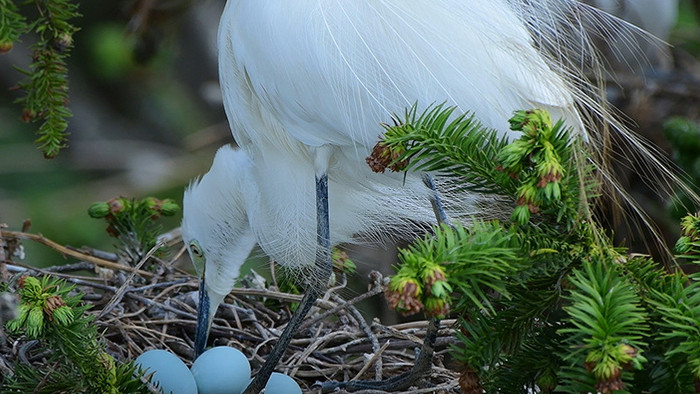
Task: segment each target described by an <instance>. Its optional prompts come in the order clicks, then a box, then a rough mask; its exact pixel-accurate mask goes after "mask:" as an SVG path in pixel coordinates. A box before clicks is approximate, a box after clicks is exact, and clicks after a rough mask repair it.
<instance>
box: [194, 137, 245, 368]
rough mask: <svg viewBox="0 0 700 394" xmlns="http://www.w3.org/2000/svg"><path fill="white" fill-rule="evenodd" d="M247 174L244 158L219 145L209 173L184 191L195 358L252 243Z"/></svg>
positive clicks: (237, 151) (232, 285)
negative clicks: (194, 286)
mask: <svg viewBox="0 0 700 394" xmlns="http://www.w3.org/2000/svg"><path fill="white" fill-rule="evenodd" d="M249 171H250V161H249V160H248V157H247V155H246V154H245V153H244V152H243V151H240V150H234V149H233V148H231V147H230V146H224V147H222V148H221V149H219V151H218V152H217V153H216V156H215V157H214V162H213V164H212V166H211V169H210V170H209V172H208V173H206V174H205V175H204V176H203V177H201V178H200V179H197V180H195V181H193V182H192V183H191V184H190V186H189V187H187V189H186V190H185V194H184V198H183V218H182V238H183V241H184V243H185V246H186V247H187V251H188V252H189V255H190V258H191V259H192V263H193V264H194V267H195V270H196V271H197V275H199V278H200V289H199V308H198V310H197V312H198V315H197V332H196V335H195V357H197V356H199V355H200V354H201V353H202V352H203V351H204V347H205V345H206V339H207V335H208V333H209V328H210V327H211V322H212V319H213V318H214V314H215V313H216V309H217V308H218V306H219V304H220V303H221V301H222V300H223V299H224V297H225V296H226V295H227V294H228V293H229V292H230V291H231V289H233V287H234V284H235V281H236V278H238V274H239V271H240V268H241V266H242V265H243V263H244V262H245V260H246V258H247V257H248V255H249V254H250V252H251V250H252V249H253V247H254V246H255V244H256V241H255V236H254V235H253V232H252V231H251V229H250V226H249V222H248V215H247V212H246V200H245V196H246V195H248V194H247V192H249V191H250V190H253V189H255V188H254V185H253V184H250V183H249V182H248V180H249V178H250V177H249V176H248V174H249Z"/></svg>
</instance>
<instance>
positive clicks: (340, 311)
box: [0, 231, 459, 393]
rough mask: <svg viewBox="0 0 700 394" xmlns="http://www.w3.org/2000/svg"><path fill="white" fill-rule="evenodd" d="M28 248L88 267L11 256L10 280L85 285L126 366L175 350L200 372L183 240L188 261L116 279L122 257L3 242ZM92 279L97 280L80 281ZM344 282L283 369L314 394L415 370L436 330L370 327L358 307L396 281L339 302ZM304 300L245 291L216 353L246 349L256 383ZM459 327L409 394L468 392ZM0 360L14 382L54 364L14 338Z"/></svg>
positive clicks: (226, 311)
mask: <svg viewBox="0 0 700 394" xmlns="http://www.w3.org/2000/svg"><path fill="white" fill-rule="evenodd" d="M20 240H31V241H36V242H40V243H42V244H44V245H47V246H49V247H52V248H54V249H56V250H57V251H59V252H60V253H62V254H64V255H68V256H70V257H74V258H76V259H77V260H78V261H79V262H77V263H75V264H69V265H62V266H56V267H52V268H46V269H37V268H33V267H29V266H25V265H23V264H21V263H19V262H16V261H12V260H11V259H9V258H8V257H9V256H7V253H5V254H6V255H5V256H2V257H3V259H2V260H1V261H3V262H0V269H2V271H3V272H0V274H2V275H4V277H3V279H4V280H13V279H16V278H17V277H19V276H21V275H44V274H48V275H53V276H56V277H60V278H62V279H64V280H66V281H68V282H69V283H72V284H74V285H76V286H77V288H78V289H79V290H80V291H81V292H83V293H84V294H85V296H84V298H83V300H84V301H85V302H89V303H90V304H91V305H92V308H91V309H90V312H89V313H92V314H95V315H96V316H97V317H96V319H95V324H97V325H98V327H99V329H100V331H101V332H103V338H104V340H105V342H106V344H107V351H108V353H110V354H111V355H113V356H114V357H115V358H116V359H117V360H120V361H125V360H133V359H135V358H136V357H138V355H140V354H141V353H143V352H144V351H146V350H149V349H165V350H169V351H171V352H172V353H175V354H177V355H178V356H179V357H180V358H181V359H182V360H183V361H184V362H185V363H186V364H188V365H190V364H191V362H192V358H193V343H194V331H195V324H196V314H197V310H196V304H197V302H196V301H197V290H198V279H197V278H196V277H195V276H194V275H192V274H191V273H189V272H187V271H185V270H182V269H180V268H177V267H176V264H175V262H176V260H177V259H178V258H179V257H180V255H181V254H182V249H183V248H182V245H181V241H179V237H177V236H176V237H171V240H172V242H170V243H171V247H172V248H173V250H180V253H177V255H176V256H174V257H172V258H170V259H167V261H163V260H159V259H156V258H153V257H151V259H150V260H151V261H157V264H154V265H152V270H149V271H144V270H143V269H142V267H139V266H137V267H124V266H122V267H123V269H122V270H115V268H117V267H118V266H116V264H121V263H120V262H119V261H118V260H119V259H118V258H117V256H116V255H113V254H109V253H104V252H99V251H95V250H88V249H85V248H83V249H80V250H76V249H72V248H69V247H65V246H61V245H58V244H55V243H53V242H52V241H50V240H48V239H46V238H44V237H42V236H40V235H34V234H30V233H24V232H10V231H3V232H2V238H0V241H2V242H4V249H5V252H7V250H8V248H7V246H8V243H12V242H14V243H18V242H19V241H20ZM178 242H179V244H178ZM0 249H3V248H0ZM10 254H11V253H10ZM85 271H89V272H92V273H96V275H87V274H83V275H80V274H77V272H85ZM340 278H341V279H340V280H339V282H340V283H337V285H336V286H334V287H332V288H330V289H329V290H328V291H327V292H326V293H325V295H324V297H323V298H322V299H319V300H318V301H317V302H316V303H315V307H314V308H312V310H311V312H310V313H309V315H308V316H307V318H306V319H305V322H304V323H303V325H302V327H301V328H300V329H299V330H297V333H296V335H295V337H294V339H293V340H292V342H291V344H290V345H289V347H288V349H287V351H286V353H285V355H284V357H283V358H282V360H281V362H280V363H279V365H278V366H277V369H276V370H277V371H279V372H283V373H285V374H288V375H290V376H291V377H293V378H294V379H295V380H296V381H297V382H298V383H299V385H300V386H301V387H302V390H303V391H304V392H321V391H320V388H319V386H318V385H317V383H319V382H327V381H349V380H353V379H362V380H378V379H382V378H388V377H392V376H395V375H398V374H400V373H402V372H406V371H408V370H410V369H411V367H412V366H413V364H414V360H415V359H416V355H417V350H418V349H419V348H420V347H421V344H422V340H423V338H424V336H425V333H426V329H427V327H428V321H414V322H410V323H402V324H396V325H384V324H382V323H381V322H380V321H379V319H376V318H375V319H374V320H373V321H372V323H371V324H368V323H367V322H366V317H363V316H362V314H361V313H360V312H359V311H358V310H357V308H356V306H355V304H356V303H357V302H359V301H361V300H366V299H369V298H371V297H373V298H375V299H376V300H377V302H383V300H382V298H383V290H384V287H385V283H386V281H385V280H384V278H382V276H381V275H380V274H378V273H376V272H374V273H372V274H371V275H370V278H369V279H368V282H369V283H368V290H367V292H365V293H363V294H360V295H358V296H356V297H354V298H352V299H350V300H346V299H343V298H342V297H341V296H339V293H342V290H343V289H344V288H345V281H344V278H343V276H342V275H341V276H340ZM299 300H301V295H298V294H289V293H284V292H280V291H277V290H276V289H275V288H274V286H270V287H268V288H257V289H251V288H236V289H234V291H233V292H232V293H231V294H230V295H229V296H227V297H226V299H225V300H224V303H223V304H222V305H221V306H220V307H219V310H218V313H217V315H216V318H215V320H214V322H213V325H212V329H211V333H210V335H209V344H210V345H227V346H232V347H235V348H237V349H239V350H240V351H242V352H243V353H244V354H245V355H246V356H247V357H248V359H249V360H250V363H251V368H252V369H253V373H255V372H256V371H257V369H258V368H260V367H261V365H262V364H263V362H264V360H265V358H266V356H267V354H268V352H269V351H270V350H271V349H272V347H273V346H274V344H275V343H276V341H277V337H278V336H279V334H280V333H281V332H282V330H283V329H284V327H285V325H286V324H287V322H288V320H289V318H290V316H291V314H292V312H293V311H292V308H293V306H294V305H295V303H297V302H299ZM453 326H454V321H448V320H445V321H443V322H442V327H443V328H442V329H440V330H439V332H438V338H437V341H436V346H435V355H434V357H433V365H432V369H431V371H430V372H429V373H428V374H426V375H425V376H424V377H422V378H421V379H419V380H418V381H417V383H416V384H415V385H414V386H413V387H411V388H409V389H407V390H405V391H403V392H406V393H409V392H410V393H421V392H423V393H447V392H459V383H458V379H459V373H458V372H456V371H454V370H451V369H449V368H447V367H446V366H445V364H449V362H448V361H446V360H449V354H448V353H449V345H450V344H452V343H454V342H455V339H454V335H453V334H454V328H453ZM0 356H2V358H1V359H0V368H2V369H3V371H2V372H3V373H4V374H6V373H12V365H13V364H14V363H15V362H23V363H30V364H33V365H38V364H40V363H42V360H43V359H44V357H45V356H46V355H45V354H35V352H32V346H31V343H30V341H26V340H24V339H23V338H18V339H17V338H12V339H11V340H8V341H7V343H6V344H5V345H3V349H2V352H0ZM339 392H343V391H339ZM365 392H370V391H365ZM371 392H380V391H371ZM399 392H401V391H399Z"/></svg>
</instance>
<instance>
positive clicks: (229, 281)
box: [183, 0, 658, 392]
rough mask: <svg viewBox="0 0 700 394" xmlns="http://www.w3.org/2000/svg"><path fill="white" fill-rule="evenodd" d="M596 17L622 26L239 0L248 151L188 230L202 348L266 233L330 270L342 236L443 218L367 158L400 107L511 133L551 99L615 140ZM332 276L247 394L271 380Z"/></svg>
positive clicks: (236, 115) (376, 5)
mask: <svg viewBox="0 0 700 394" xmlns="http://www.w3.org/2000/svg"><path fill="white" fill-rule="evenodd" d="M591 24H593V25H595V26H598V27H600V29H602V30H613V31H615V30H616V29H622V28H624V26H623V24H622V22H619V21H618V20H616V19H613V18H610V17H608V16H606V15H603V14H601V13H599V12H597V11H596V10H594V9H592V8H589V7H588V6H585V5H582V4H581V3H579V2H578V1H574V0H490V1H483V0H441V1H439V2H435V1H427V0H352V1H349V0H296V1H294V2H291V1H286V2H283V1H267V2H265V1H259V0H228V2H227V4H226V8H225V10H224V13H223V15H222V18H221V23H220V27H219V37H218V41H219V72H220V80H221V86H222V90H223V97H224V106H225V109H226V113H227V116H228V118H229V121H230V124H231V129H232V133H233V136H234V138H235V140H236V141H237V142H238V144H239V145H240V146H241V148H242V151H239V152H232V151H230V152H229V151H226V150H224V151H223V152H220V153H219V155H217V159H216V161H215V163H214V165H213V167H212V170H211V171H210V172H209V173H208V174H207V175H205V176H204V178H202V180H201V181H200V182H198V183H197V182H196V183H194V184H193V185H192V186H191V187H190V189H189V190H188V191H187V193H186V195H185V201H184V219H183V238H184V240H185V242H186V245H187V248H188V251H189V253H190V255H191V256H192V258H193V260H194V262H195V265H196V266H198V272H199V273H200V275H202V290H201V293H200V294H201V297H200V310H199V316H200V319H199V322H198V323H199V324H198V335H197V348H198V349H197V351H201V350H202V349H201V348H202V347H203V346H204V340H205V339H206V330H207V328H208V326H209V324H210V321H211V317H212V315H213V313H214V311H215V310H216V307H217V305H218V304H219V302H220V301H221V299H222V298H223V297H224V295H225V294H227V293H228V292H229V291H230V290H231V288H232V287H233V282H234V279H235V277H236V276H237V275H238V270H239V268H240V266H241V264H242V263H243V261H244V260H245V258H246V256H247V255H248V254H249V253H250V250H251V249H252V247H253V245H254V244H255V243H256V242H257V243H259V244H260V246H261V247H262V249H263V250H264V251H265V252H266V253H267V254H269V255H270V256H271V257H273V258H274V259H275V260H276V261H278V262H279V263H281V264H284V265H287V266H291V267H301V266H305V265H309V264H311V263H312V261H314V260H315V265H316V269H317V270H319V272H321V274H320V275H319V278H323V277H324V276H326V275H327V273H329V272H330V253H329V247H330V244H331V242H337V241H343V240H346V238H348V237H350V236H352V235H353V234H355V233H358V232H362V231H365V230H367V229H370V230H372V229H373V228H380V227H383V226H389V227H391V226H396V225H398V226H399V227H400V226H401V223H402V220H404V219H400V218H408V219H410V218H411V216H412V215H415V218H417V219H418V220H420V221H423V222H431V221H434V219H433V218H432V217H431V215H432V210H430V208H429V203H428V200H429V198H430V197H431V196H433V197H434V196H435V194H434V192H433V191H431V190H430V189H429V188H427V187H424V186H421V182H422V178H421V177H422V175H420V174H407V175H406V176H405V180H404V178H403V175H396V174H394V175H392V174H373V173H371V172H369V171H368V169H367V167H366V164H365V157H366V156H367V155H368V154H369V152H370V151H371V148H372V147H373V145H374V144H375V142H376V141H377V139H378V138H379V135H380V134H381V132H382V129H381V127H379V124H380V123H382V122H386V121H388V120H389V119H390V118H391V115H392V114H395V113H402V112H403V111H404V109H405V108H406V107H408V106H411V105H412V104H414V103H418V104H419V106H422V107H426V106H428V105H430V104H433V103H442V102H445V103H447V105H454V106H457V107H458V108H459V110H460V111H471V112H473V113H474V114H475V115H476V117H477V118H478V119H479V120H480V121H481V122H482V123H484V125H486V126H488V127H491V128H494V129H496V130H499V131H501V132H502V133H503V134H504V135H508V136H510V135H511V133H513V132H512V131H510V130H509V128H508V122H507V119H508V118H509V117H510V116H511V114H512V112H513V111H515V110H518V109H528V108H535V107H537V108H544V109H547V110H549V111H550V112H551V113H552V116H553V118H555V119H558V118H564V119H566V121H567V123H568V124H569V125H571V126H574V127H575V128H576V130H577V131H578V132H580V133H583V134H585V135H586V137H587V138H588V139H589V141H590V142H591V143H592V144H594V143H595V142H596V141H598V139H599V138H600V139H601V140H604V136H603V135H602V134H603V133H604V131H595V130H593V129H588V128H587V125H589V124H593V123H591V122H589V117H594V118H602V119H604V120H605V121H611V118H609V115H608V111H607V110H606V106H605V103H604V102H603V101H602V99H600V96H599V95H598V89H597V87H596V86H594V85H592V84H591V83H590V82H588V80H587V79H586V78H585V77H584V76H583V72H584V71H593V72H596V73H600V72H601V70H600V69H599V65H598V63H597V62H596V56H595V54H594V53H592V52H591V50H590V48H591V47H592V44H591V40H590V38H589V37H588V36H587V33H586V32H587V31H589V29H588V28H590V27H591ZM584 68H585V70H584ZM603 129H604V128H603ZM631 141H632V143H633V144H634V145H635V146H636V147H637V148H639V150H640V152H642V154H644V152H645V151H644V147H643V146H642V145H641V144H638V143H637V142H636V140H634V139H632V140H631ZM654 163H658V162H656V161H652V163H651V164H650V165H654ZM227 167H229V168H228V170H230V171H226V169H227ZM312 176H313V177H315V183H313V181H312V180H311V178H312ZM329 179H330V186H329V185H328V181H329ZM404 182H405V184H404ZM329 188H330V198H329ZM392 201H396V203H395V205H392ZM421 202H425V204H426V208H424V209H421V208H417V207H420V206H421V205H420V204H421ZM404 203H405V205H404V206H402V204H404ZM329 204H330V207H329ZM373 204H378V205H377V206H378V207H381V208H382V209H374V208H375V207H374V205H373ZM401 207H409V210H414V211H413V212H403V213H401V212H400V211H401V210H398V208H401ZM329 208H330V209H329ZM384 208H390V209H389V210H383V209H384ZM329 215H330V218H331V219H332V220H329ZM397 221H398V222H397ZM320 283H321V282H319V283H318V284H317V285H310V286H309V287H308V289H307V292H306V293H305V295H304V299H303V300H302V303H301V305H300V307H299V308H298V310H297V313H295V316H293V318H292V320H291V321H290V322H289V324H288V325H287V327H286V329H285V331H284V333H283V334H282V336H281V338H280V340H279V342H278V344H277V346H276V348H275V349H274V350H273V352H272V353H271V354H270V355H269V356H268V359H267V360H266V363H265V366H263V368H262V369H261V371H260V372H259V373H258V375H257V376H256V378H255V380H254V381H253V382H252V383H251V385H250V386H249V387H248V389H247V391H246V392H257V391H259V390H261V389H262V388H263V387H264V385H265V382H266V381H267V379H268V377H269V375H270V373H271V372H272V369H273V368H274V366H275V365H276V363H277V362H278V360H279V358H280V357H281V355H282V352H283V350H284V348H285V347H286V345H287V344H288V342H289V339H290V338H291V333H292V332H293V331H294V330H295V329H296V327H297V326H298V324H299V323H300V321H301V319H302V318H303V316H304V315H305V314H306V313H307V311H308V308H309V307H310V305H311V303H312V302H313V300H314V299H315V298H316V297H317V295H318V294H319V293H320V291H321V288H322V286H321V285H320ZM207 299H208V300H209V301H207ZM207 302H209V303H210V304H208V305H206V303H207Z"/></svg>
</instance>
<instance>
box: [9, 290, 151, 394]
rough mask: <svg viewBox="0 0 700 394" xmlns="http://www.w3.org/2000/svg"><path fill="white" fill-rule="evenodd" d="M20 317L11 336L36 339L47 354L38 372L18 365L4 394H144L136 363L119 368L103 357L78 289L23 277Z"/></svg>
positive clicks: (102, 347) (14, 322)
mask: <svg viewBox="0 0 700 394" xmlns="http://www.w3.org/2000/svg"><path fill="white" fill-rule="evenodd" d="M18 293H19V295H20V298H21V304H20V306H19V316H18V317H17V318H15V319H13V320H10V321H9V322H7V324H6V326H7V328H8V331H9V332H10V333H11V334H14V335H19V334H24V335H26V336H27V337H28V338H29V339H36V340H38V342H39V346H40V347H42V348H44V349H46V350H48V351H49V356H48V360H47V362H46V363H45V364H44V365H43V366H42V367H40V368H37V367H35V366H30V365H24V364H22V363H18V364H17V365H16V366H15V369H14V371H15V374H14V376H11V377H7V378H6V379H5V380H4V381H3V382H2V387H1V389H2V392H3V393H27V392H36V393H58V392H66V393H67V392H74V393H78V392H81V393H110V394H118V393H122V392H134V393H146V392H148V390H147V388H146V386H145V385H144V384H143V383H142V382H141V380H140V379H139V378H138V377H137V376H135V375H134V372H135V368H134V366H133V363H125V364H119V363H117V362H116V361H115V360H114V358H113V357H112V356H110V355H109V354H107V353H106V352H105V346H104V344H103V343H102V342H101V340H100V339H99V335H98V332H97V326H96V325H95V324H94V323H93V319H94V316H91V315H88V314H86V313H85V312H86V311H87V310H88V309H89V306H87V305H82V304H81V300H82V294H81V293H79V292H76V291H75V287H74V286H72V285H68V284H66V283H65V282H63V281H61V280H57V279H53V278H50V277H48V276H44V277H42V278H34V277H31V276H25V277H22V278H21V280H20V283H19V289H18Z"/></svg>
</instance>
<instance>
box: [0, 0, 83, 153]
mask: <svg viewBox="0 0 700 394" xmlns="http://www.w3.org/2000/svg"><path fill="white" fill-rule="evenodd" d="M16 3H17V2H16V1H13V0H0V53H4V52H7V51H9V50H11V49H12V47H13V45H14V43H15V42H17V41H18V40H19V39H20V37H21V36H22V35H23V34H26V33H34V35H36V37H37V41H36V43H35V44H33V45H32V50H33V55H32V62H31V64H30V66H29V69H27V70H22V69H18V70H19V71H20V72H21V73H22V74H24V76H25V79H24V80H23V81H21V82H19V84H18V86H19V88H21V89H22V90H23V91H24V92H25V96H24V97H22V98H20V99H19V100H18V102H19V103H20V104H21V105H22V106H23V107H24V109H23V111H22V119H23V120H24V121H27V122H30V121H32V122H34V121H38V122H40V123H41V124H40V125H39V129H38V131H37V134H38V136H39V137H38V138H37V140H36V143H37V144H38V145H39V148H40V149H41V150H42V151H43V153H44V156H45V157H46V158H53V157H55V156H56V155H58V152H59V151H60V150H61V149H62V148H64V147H65V146H66V137H67V128H68V121H67V119H68V118H69V117H71V116H72V114H71V111H70V109H69V108H68V79H67V73H68V71H67V69H66V59H67V58H68V56H69V54H70V49H71V47H72V46H73V34H74V33H75V32H76V31H77V30H78V28H77V27H75V26H74V25H73V24H72V23H71V22H70V21H71V20H72V19H75V18H76V17H78V16H79V14H78V11H77V8H78V6H77V5H76V4H75V2H73V1H71V0H34V1H25V2H21V3H22V4H24V5H30V4H31V5H34V7H35V8H36V15H37V16H36V18H35V19H34V20H31V21H27V19H26V18H25V17H23V16H22V15H21V14H20V10H19V8H18V7H17V5H16Z"/></svg>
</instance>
